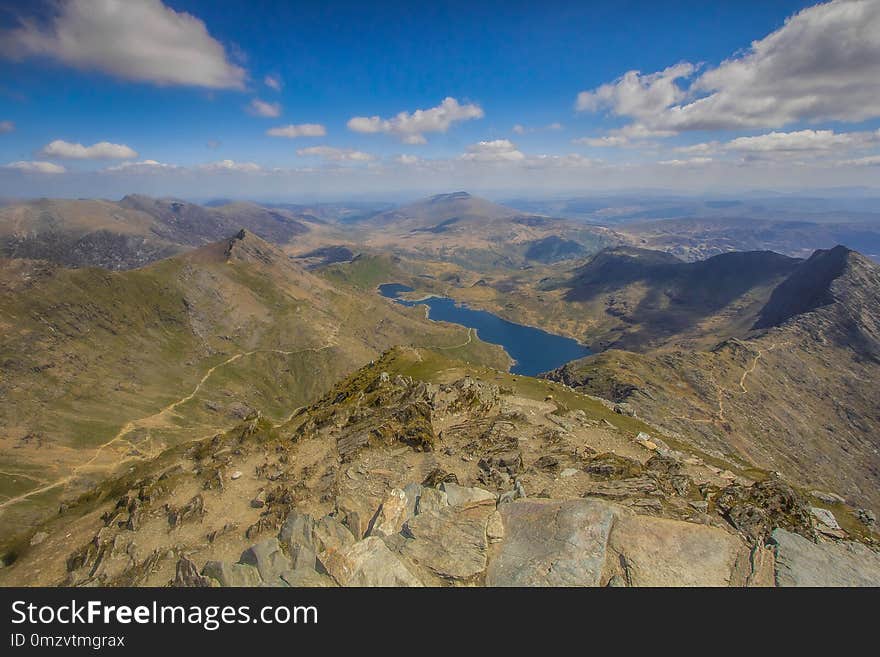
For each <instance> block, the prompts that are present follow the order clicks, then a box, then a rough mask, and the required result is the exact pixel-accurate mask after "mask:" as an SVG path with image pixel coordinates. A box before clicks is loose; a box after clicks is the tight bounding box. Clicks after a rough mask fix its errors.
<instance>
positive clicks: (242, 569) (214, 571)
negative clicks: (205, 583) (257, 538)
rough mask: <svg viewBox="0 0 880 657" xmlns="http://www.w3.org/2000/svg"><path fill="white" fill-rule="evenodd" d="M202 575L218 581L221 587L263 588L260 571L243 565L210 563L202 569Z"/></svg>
mask: <svg viewBox="0 0 880 657" xmlns="http://www.w3.org/2000/svg"><path fill="white" fill-rule="evenodd" d="M202 575H204V576H205V577H210V578H212V579H215V580H217V581H218V582H219V583H220V586H261V585H262V584H263V580H262V578H261V577H260V573H259V571H258V570H257V569H256V568H254V567H253V566H249V565H247V564H243V563H232V564H231V563H227V562H225V561H209V562H208V563H206V564H205V567H204V568H202Z"/></svg>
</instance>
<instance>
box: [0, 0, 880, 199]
mask: <svg viewBox="0 0 880 657" xmlns="http://www.w3.org/2000/svg"><path fill="white" fill-rule="evenodd" d="M786 19H789V20H788V22H786ZM878 35H880V2H878V0H855V1H852V2H844V1H840V2H832V3H829V4H825V5H818V6H814V5H813V3H804V2H791V1H780V0H763V1H760V2H758V1H755V2H743V1H742V0H740V1H739V2H711V3H707V2H696V1H678V2H673V1H670V2H662V3H658V2H620V1H618V2H607V3H601V2H589V3H587V2H584V3H573V2H553V1H548V2H541V3H535V2H532V3H516V2H469V3H466V2H445V3H444V2H435V3H430V5H427V4H424V3H412V2H399V3H398V2H376V3H373V4H372V6H371V4H370V3H347V2H326V3H318V2H311V3H292V2H269V1H265V2H244V1H242V2H232V1H231V0H229V1H225V2H205V1H197V0H163V1H160V0H124V1H123V0H62V1H61V2H52V3H40V2H32V3H20V2H0V44H2V45H0V167H2V168H0V195H6V196H19V195H60V196H71V195H73V196H86V195H88V196H91V195H97V196H108V197H114V196H118V195H120V194H124V193H126V192H127V191H144V192H148V193H158V194H175V195H186V196H188V197H193V198H196V197H206V196H211V195H216V194H220V193H223V195H228V196H239V197H273V198H297V197H299V196H308V195H318V196H327V197H332V196H350V195H357V194H367V193H368V194H370V195H373V196H375V195H382V194H383V193H385V194H392V195H394V194H407V193H411V194H415V193H420V192H422V191H424V192H430V191H444V190H445V189H453V188H456V189H457V188H459V187H462V186H464V187H468V188H473V189H474V191H483V190H492V191H494V192H497V193H505V192H506V191H517V192H527V193H534V194H544V195H546V194H553V193H563V192H564V193H579V192H583V193H588V192H590V191H591V190H607V189H627V188H636V187H638V188H644V187H651V188H656V189H671V190H676V191H690V192H693V193H701V192H705V191H736V190H737V189H754V188H756V187H762V186H763V187H767V188H779V189H782V188H786V189H789V188H790V189H798V188H809V187H812V186H816V185H820V184H821V185H876V179H877V178H878V177H880V176H877V174H878V172H880V132H878V128H880V121H878V118H880V75H878V74H877V71H880V36H878ZM267 76H268V78H267ZM419 110H421V111H422V113H419ZM399 113H405V114H404V115H403V117H402V118H400V119H395V117H397V116H398V114H399ZM373 117H376V118H373ZM289 126H292V127H289ZM269 131H274V133H275V135H276V136H273V135H272V134H268V132H269ZM285 134H286V135H288V136H278V135H285ZM291 135H293V136H291Z"/></svg>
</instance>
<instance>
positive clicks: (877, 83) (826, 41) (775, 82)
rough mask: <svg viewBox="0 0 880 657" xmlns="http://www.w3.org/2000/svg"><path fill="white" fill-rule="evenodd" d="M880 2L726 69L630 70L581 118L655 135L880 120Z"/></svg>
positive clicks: (838, 1) (842, 9)
mask: <svg viewBox="0 0 880 657" xmlns="http://www.w3.org/2000/svg"><path fill="white" fill-rule="evenodd" d="M878 70H880V2H877V1H876V0H834V1H832V2H829V3H825V4H820V5H816V6H814V7H810V8H808V9H804V10H803V11H801V12H799V13H797V14H795V15H793V16H791V17H789V18H788V19H787V20H786V21H785V24H784V25H783V26H782V27H781V28H779V29H778V30H776V31H775V32H773V33H771V34H769V35H768V36H766V37H764V38H763V39H760V40H758V41H755V42H753V43H752V44H751V47H750V48H749V49H748V50H746V51H745V52H743V53H738V54H736V55H734V56H733V57H731V58H730V59H728V60H726V61H724V62H722V63H721V64H720V65H719V66H717V67H714V68H709V69H707V70H705V71H704V72H702V73H701V74H700V75H699V76H697V77H696V78H695V79H694V80H693V82H692V83H691V84H690V86H689V87H687V89H685V88H684V87H683V86H682V85H681V84H680V81H681V80H682V79H684V78H688V77H690V76H691V75H692V74H694V73H695V71H696V68H695V67H694V66H693V65H692V64H689V63H686V62H684V63H681V64H677V65H675V66H672V67H669V68H667V69H665V70H663V71H661V72H659V73H653V74H648V75H643V74H641V73H640V72H638V71H629V72H627V73H625V74H624V75H623V76H622V77H621V78H619V79H618V80H615V81H614V82H612V83H609V84H604V85H602V86H600V87H598V88H597V89H594V90H592V91H583V92H581V93H580V94H578V97H577V108H578V109H579V110H582V111H600V110H607V111H609V112H610V113H612V114H614V115H618V116H626V117H630V118H632V119H634V125H637V126H641V127H642V128H643V129H646V130H649V131H660V132H681V131H686V130H713V129H744V128H778V127H781V126H784V125H787V124H790V123H794V122H798V121H822V120H833V121H847V122H859V121H864V120H867V119H871V118H875V117H878V116H880V75H878V74H877V71H878Z"/></svg>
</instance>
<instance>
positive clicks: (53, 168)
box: [3, 161, 67, 173]
mask: <svg viewBox="0 0 880 657" xmlns="http://www.w3.org/2000/svg"><path fill="white" fill-rule="evenodd" d="M3 168H4V169H18V170H19V171H26V172H28V173H64V172H65V171H67V169H65V168H64V167H63V166H61V165H60V164H53V163H52V162H40V161H36V162H10V163H9V164H6V165H4V166H3Z"/></svg>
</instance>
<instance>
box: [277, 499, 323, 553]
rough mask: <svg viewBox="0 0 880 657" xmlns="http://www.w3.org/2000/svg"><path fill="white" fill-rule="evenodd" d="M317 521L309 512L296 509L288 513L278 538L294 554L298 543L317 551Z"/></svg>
mask: <svg viewBox="0 0 880 657" xmlns="http://www.w3.org/2000/svg"><path fill="white" fill-rule="evenodd" d="M314 531H315V521H314V520H313V519H312V516H310V515H309V514H308V513H300V512H299V511H297V510H296V509H294V510H292V511H291V512H290V513H288V514H287V518H286V519H285V520H284V524H283V525H281V531H280V532H279V533H278V540H279V541H281V543H282V544H283V545H285V546H286V547H287V549H288V551H289V552H290V553H291V554H292V553H293V552H294V549H295V548H296V546H297V545H302V546H304V547H306V548H308V549H310V550H311V551H312V552H315V538H314Z"/></svg>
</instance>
